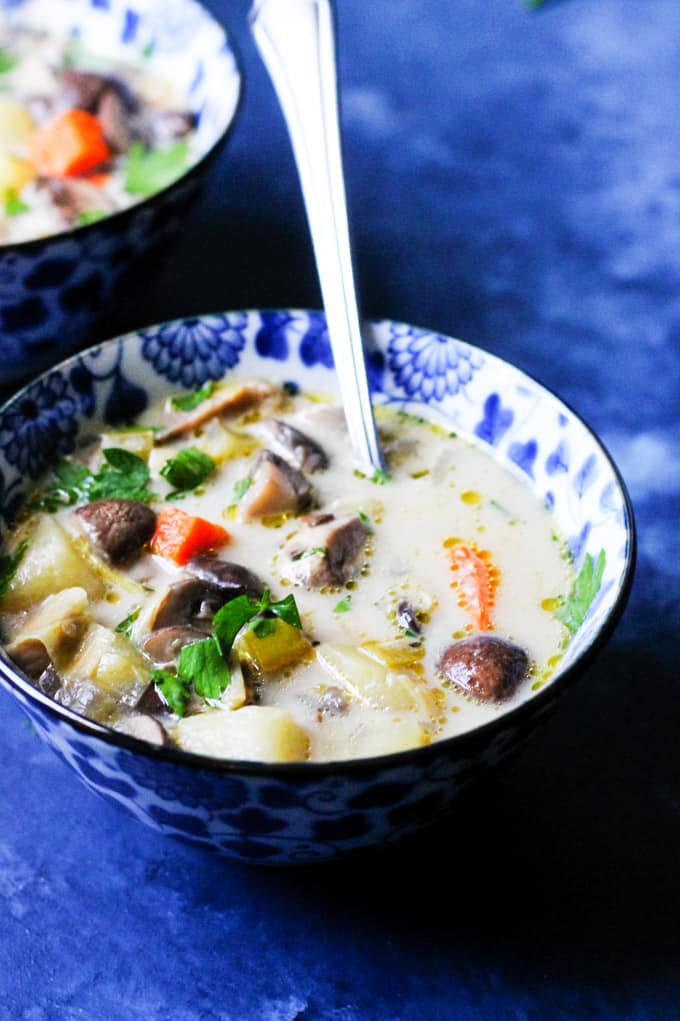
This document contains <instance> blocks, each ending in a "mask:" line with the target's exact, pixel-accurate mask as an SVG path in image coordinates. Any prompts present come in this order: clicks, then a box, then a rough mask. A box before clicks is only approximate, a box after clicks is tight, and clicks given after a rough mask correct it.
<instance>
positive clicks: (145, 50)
mask: <svg viewBox="0 0 680 1021" xmlns="http://www.w3.org/2000/svg"><path fill="white" fill-rule="evenodd" d="M155 49H156V43H155V41H154V40H153V39H151V40H149V42H148V43H147V44H146V46H144V47H142V56H143V57H144V60H149V58H150V57H152V56H153V51H154V50H155Z"/></svg>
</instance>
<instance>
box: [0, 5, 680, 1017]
mask: <svg viewBox="0 0 680 1021" xmlns="http://www.w3.org/2000/svg"><path fill="white" fill-rule="evenodd" d="M208 6H209V7H211V9H212V10H214V11H215V13H216V14H218V15H219V16H220V17H221V18H222V19H223V20H224V21H225V22H227V24H228V25H229V26H230V27H231V29H232V32H233V35H234V37H235V39H236V42H237V44H238V45H239V49H240V51H241V54H242V60H243V67H244V71H245V75H246V78H247V82H246V94H245V98H244V103H243V107H242V110H241V116H240V119H239V121H238V124H237V127H236V129H235V131H234V134H233V136H232V140H231V144H230V146H229V147H228V149H227V151H226V152H225V153H224V156H223V158H222V159H221V161H220V164H219V165H218V166H217V167H216V168H215V171H214V173H213V175H212V182H211V192H210V194H209V196H207V197H206V199H205V200H204V201H203V203H202V204H201V206H200V207H198V208H196V210H195V212H194V215H193V216H192V217H191V219H190V220H188V221H187V223H186V228H185V231H184V236H183V239H182V244H181V247H179V248H178V249H176V250H175V251H174V253H173V255H172V257H171V258H170V260H169V261H168V263H167V264H166V265H165V266H164V267H163V268H162V269H161V270H159V272H158V274H157V276H156V278H155V279H154V280H152V281H149V282H148V286H147V287H146V292H145V295H144V299H143V301H140V302H139V303H138V305H137V306H136V307H133V308H132V309H130V310H129V311H128V312H126V313H124V314H123V313H121V314H120V315H118V316H117V317H116V318H112V320H111V323H110V329H109V330H108V331H107V332H108V333H114V332H116V331H118V330H119V329H121V328H127V327H132V326H136V325H140V324H142V323H148V322H151V321H154V320H158V319H162V318H166V317H170V316H173V315H177V314H182V313H192V312H197V311H208V310H213V309H227V308H243V307H260V306H277V305H284V306H288V305H294V306H314V307H318V305H319V296H318V289H317V284H316V278H315V271H314V266H313V262H312V257H311V254H310V245H309V242H308V235H307V230H306V225H305V220H304V213H303V210H302V203H301V198H300V195H299V190H298V185H297V179H296V176H295V171H294V168H293V164H292V159H291V156H290V152H289V148H288V144H287V140H286V136H285V131H284V128H283V126H282V122H281V120H280V116H279V114H278V111H277V108H276V105H275V100H274V98H273V95H272V93H271V90H270V86H269V83H268V80H267V79H266V77H265V73H264V71H263V70H262V68H261V66H260V65H259V62H258V58H257V57H256V55H255V53H254V50H253V47H252V44H251V43H250V40H249V37H248V32H247V29H246V27H245V22H246V12H247V5H246V3H244V2H241V0H211V2H209V4H208ZM338 21H339V31H340V42H339V46H340V66H341V74H342V99H343V116H344V130H345V144H346V170H347V178H348V191H349V196H350V202H351V207H352V214H353V220H354V236H355V248H356V254H357V263H358V269H359V275H360V279H361V289H362V295H363V305H364V310H365V312H366V313H367V314H369V315H372V316H389V317H391V318H395V319H403V320H406V321H409V322H413V323H416V324H418V325H422V326H429V327H433V328H436V329H439V330H442V331H444V332H447V333H451V334H455V335H458V336H461V337H463V338H464V339H467V340H471V341H473V342H476V343H478V344H480V345H482V346H484V347H486V348H488V349H490V350H492V351H494V352H496V353H499V354H501V355H502V356H504V357H506V358H508V359H510V360H512V361H515V362H516V363H517V364H519V365H520V366H521V367H522V368H523V369H525V370H527V371H529V372H530V373H532V374H534V375H536V376H537V377H539V378H540V379H541V380H542V381H543V382H545V383H547V384H548V385H550V386H551V387H553V388H554V389H557V390H558V391H559V392H560V394H561V396H563V397H564V398H565V399H566V400H567V401H568V402H570V403H571V404H572V405H573V406H574V407H575V408H576V410H578V411H579V412H580V413H581V414H582V415H584V416H585V418H586V419H587V420H588V421H589V422H590V423H591V424H592V425H593V426H594V427H595V428H596V429H597V430H598V431H599V432H600V433H601V435H602V436H603V437H604V439H605V442H606V443H607V444H608V445H609V446H610V448H611V450H612V452H613V454H614V456H615V457H616V459H617V460H618V462H619V464H620V466H621V468H622V470H623V472H624V475H625V476H626V479H627V481H628V484H629V487H630V489H631V493H632V496H633V499H634V502H635V506H636V513H637V516H638V523H639V529H640V557H639V566H638V574H637V580H636V583H635V586H634V590H633V595H632V599H631V602H630V605H629V608H628V611H627V613H626V615H625V617H624V620H623V622H622V624H621V626H620V627H619V629H618V632H617V634H616V636H615V637H614V639H613V640H612V641H611V643H610V644H609V646H608V648H607V650H606V651H605V652H604V653H603V654H602V655H601V657H600V658H599V660H598V661H597V663H596V665H595V666H594V667H593V668H592V669H591V670H590V672H589V673H588V674H587V675H586V676H585V678H584V679H583V681H582V683H581V684H580V685H579V686H577V687H575V688H574V690H573V691H572V693H571V694H570V695H569V696H568V697H567V698H566V699H565V700H564V701H563V704H561V705H560V709H559V713H558V715H557V716H556V717H555V718H553V720H552V721H551V722H550V724H549V725H548V726H547V727H546V728H545V730H544V731H543V732H542V733H541V734H540V735H539V736H538V737H537V738H536V739H535V740H534V741H533V743H532V744H531V745H530V747H529V748H528V749H527V750H526V752H525V753H524V754H523V755H522V757H521V758H519V759H517V760H516V761H515V762H514V763H513V764H512V765H511V766H509V767H507V768H506V770H505V771H504V772H502V773H499V774H497V775H496V776H494V777H493V778H491V779H490V780H489V781H488V782H486V783H485V784H484V786H483V787H480V788H477V789H476V790H475V791H474V792H473V793H472V794H470V795H469V796H467V797H466V798H465V800H463V801H461V803H460V806H459V809H458V811H457V813H456V814H455V816H454V817H453V818H452V819H451V820H450V822H449V823H448V824H447V825H445V826H443V827H440V828H439V829H437V830H436V831H434V832H432V833H431V834H429V835H428V836H427V837H425V838H422V839H419V840H418V841H415V842H413V843H410V844H408V845H405V846H404V847H403V848H401V849H399V850H398V851H395V852H391V853H389V854H385V855H377V856H368V857H366V858H363V859H359V860H356V861H354V862H352V863H350V864H344V865H340V866H326V867H323V868H314V869H299V870H296V871H265V870H258V869H251V868H244V867H239V866H235V865H229V864H226V863H223V862H220V861H219V860H217V859H215V858H212V857H205V856H204V855H203V854H201V853H199V852H198V851H195V850H191V849H187V848H185V847H184V846H182V845H180V844H176V843H172V842H170V841H168V840H165V839H162V838H161V837H159V836H157V835H156V834H154V833H153V832H151V831H150V830H147V829H145V828H143V827H141V826H140V825H139V824H138V823H136V822H134V821H132V820H131V819H128V818H127V817H125V816H123V815H122V814H118V813H117V812H116V810H115V809H114V808H113V807H111V806H109V805H108V804H105V803H104V802H100V801H98V800H96V799H95V798H94V797H92V796H91V795H90V794H88V793H87V792H85V790H84V789H82V788H81V786H80V785H79V783H78V781H77V780H76V778H75V777H74V776H73V775H72V774H71V773H69V772H68V771H67V770H66V769H65V768H64V767H63V765H62V764H61V763H60V762H58V761H57V759H56V758H55V757H54V756H53V755H52V754H51V753H50V752H49V751H47V750H46V749H45V748H44V747H43V746H42V745H41V744H40V743H39V741H38V739H37V738H36V737H35V736H34V734H33V733H32V731H31V730H30V728H29V727H28V725H27V724H26V723H25V722H24V718H23V717H22V716H21V715H20V713H19V711H18V709H17V708H16V707H15V706H14V704H13V703H12V702H11V700H10V699H9V698H8V697H5V696H4V695H3V696H2V698H1V699H0V785H1V790H2V795H1V797H0V1021H51V1019H53V1018H56V1019H59V1021H62V1019H63V1021H80V1019H87V1021H100V1019H103V1021H109V1019H115V1021H118V1019H124V1021H127V1019H131V1021H161V1019H162V1021H232V1019H234V1021H237V1019H238V1021H251V1019H252V1021H369V1019H370V1021H373V1019H376V1021H382V1019H385V1021H388V1019H389V1021H429V1019H442V1021H448V1019H453V1018H455V1019H460V1021H478V1019H493V1021H510V1019H512V1021H520V1019H521V1021H545V1019H631V1021H633V1019H634V1021H656V1019H663V1021H666V1019H674V1018H680V999H679V997H680V963H679V958H680V955H679V953H678V951H679V950H680V940H679V938H678V936H679V928H680V926H679V915H680V880H679V877H678V863H679V861H680V855H679V850H680V848H679V843H680V841H679V839H678V836H679V830H680V827H679V822H680V753H679V751H678V746H679V744H680V740H679V734H678V705H679V699H678V674H679V668H678V662H679V660H680V656H679V655H678V652H679V649H678V641H677V635H678V630H679V628H680V582H679V580H678V577H679V573H680V572H679V570H678V564H679V562H680V528H679V527H678V518H679V516H680V515H679V513H678V512H679V511H680V460H679V459H678V456H677V449H676V448H677V446H678V442H679V441H680V352H679V350H678V346H679V341H680V134H679V132H678V116H677V115H678V95H680V3H678V0H564V2H562V3H559V2H556V3H554V4H552V5H551V4H549V5H548V6H547V7H546V8H544V9H543V10H542V11H540V12H537V13H533V14H532V13H529V12H528V11H527V10H526V9H525V8H524V7H523V6H522V4H521V2H520V0H408V2H407V0H339V2H338Z"/></svg>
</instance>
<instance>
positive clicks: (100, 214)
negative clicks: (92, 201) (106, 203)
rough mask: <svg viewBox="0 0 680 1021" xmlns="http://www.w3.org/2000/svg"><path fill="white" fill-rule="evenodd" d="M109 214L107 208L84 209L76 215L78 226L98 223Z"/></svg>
mask: <svg viewBox="0 0 680 1021" xmlns="http://www.w3.org/2000/svg"><path fill="white" fill-rule="evenodd" d="M106 215H107V213H106V210H105V209H83V210H81V212H80V213H78V216H77V217H76V226H77V227H87V226H88V225H89V224H90V223H97V221H98V220H103V218H104V217H105V216H106Z"/></svg>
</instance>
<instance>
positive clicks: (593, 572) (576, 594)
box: [555, 549, 607, 634]
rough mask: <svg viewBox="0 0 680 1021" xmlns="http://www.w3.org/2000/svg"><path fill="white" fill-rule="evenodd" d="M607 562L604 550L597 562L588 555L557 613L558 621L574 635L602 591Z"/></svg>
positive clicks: (601, 551)
mask: <svg viewBox="0 0 680 1021" xmlns="http://www.w3.org/2000/svg"><path fill="white" fill-rule="evenodd" d="M606 562H607V555H606V553H605V551H604V550H603V549H601V550H600V552H599V554H598V557H597V560H595V558H594V557H593V556H591V554H590V553H586V558H585V560H584V561H583V566H582V568H581V570H580V571H579V573H578V577H577V578H576V581H575V582H574V584H573V587H572V590H571V592H570V593H569V597H568V598H567V599H566V601H565V602H564V603H563V605H562V606H561V607H560V608H559V610H557V612H556V613H555V616H556V617H557V619H558V620H561V621H562V623H563V624H564V626H565V627H566V628H568V630H569V631H571V633H572V634H574V633H575V632H576V631H578V629H579V628H580V626H581V624H582V623H583V621H584V620H585V619H586V615H587V613H588V610H589V609H590V607H591V605H592V602H593V599H594V598H595V596H596V595H597V593H598V592H599V591H600V585H601V584H602V575H603V574H604V568H605V564H606Z"/></svg>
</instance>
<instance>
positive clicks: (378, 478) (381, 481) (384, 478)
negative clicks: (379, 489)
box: [371, 468, 392, 486]
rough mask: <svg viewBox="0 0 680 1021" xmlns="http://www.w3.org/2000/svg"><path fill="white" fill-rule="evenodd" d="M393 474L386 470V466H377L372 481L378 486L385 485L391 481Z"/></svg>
mask: <svg viewBox="0 0 680 1021" xmlns="http://www.w3.org/2000/svg"><path fill="white" fill-rule="evenodd" d="M391 481H392V476H391V475H390V473H389V472H386V471H385V469H384V468H376V469H375V471H374V472H373V474H372V475H371V482H375V484H376V485H377V486H384V485H385V483H386V482H391Z"/></svg>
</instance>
